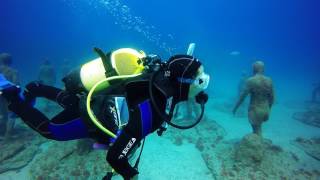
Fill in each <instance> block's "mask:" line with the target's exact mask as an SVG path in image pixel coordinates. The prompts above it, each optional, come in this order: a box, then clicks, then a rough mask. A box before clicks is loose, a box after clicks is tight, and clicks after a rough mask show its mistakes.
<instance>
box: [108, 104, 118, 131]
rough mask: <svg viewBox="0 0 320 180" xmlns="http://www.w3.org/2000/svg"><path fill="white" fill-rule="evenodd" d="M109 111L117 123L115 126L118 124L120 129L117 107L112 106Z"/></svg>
mask: <svg viewBox="0 0 320 180" xmlns="http://www.w3.org/2000/svg"><path fill="white" fill-rule="evenodd" d="M109 110H110V113H111V114H112V116H113V120H114V122H115V124H116V126H118V127H119V120H118V115H117V110H116V107H114V106H113V107H112V106H110V107H109Z"/></svg>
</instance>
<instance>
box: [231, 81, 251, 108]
mask: <svg viewBox="0 0 320 180" xmlns="http://www.w3.org/2000/svg"><path fill="white" fill-rule="evenodd" d="M249 89H250V88H249V84H248V82H247V83H246V85H245V88H244V89H243V90H242V92H241V93H240V97H239V100H238V101H237V103H236V105H235V107H234V108H233V110H232V113H233V114H236V112H237V109H238V108H239V106H240V105H241V104H242V102H243V101H244V100H245V98H246V97H247V96H248V94H249Z"/></svg>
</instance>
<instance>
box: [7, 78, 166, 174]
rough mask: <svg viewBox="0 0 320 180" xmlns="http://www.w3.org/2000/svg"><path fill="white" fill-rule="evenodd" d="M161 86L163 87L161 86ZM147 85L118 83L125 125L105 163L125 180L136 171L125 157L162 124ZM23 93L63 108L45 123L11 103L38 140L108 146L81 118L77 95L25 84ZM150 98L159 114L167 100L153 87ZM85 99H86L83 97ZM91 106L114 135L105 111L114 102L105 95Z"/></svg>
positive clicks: (19, 103)
mask: <svg viewBox="0 0 320 180" xmlns="http://www.w3.org/2000/svg"><path fill="white" fill-rule="evenodd" d="M161 83H162V84H163V82H161ZM148 85H149V81H148V79H143V78H142V79H141V78H140V79H139V78H138V80H135V81H130V82H125V83H122V84H121V88H122V89H121V88H120V89H121V91H123V92H121V93H122V94H123V95H125V97H126V101H127V104H128V109H129V121H128V124H127V125H126V126H125V127H124V128H123V130H121V133H120V134H119V135H118V137H117V138H116V140H115V142H114V143H113V145H112V146H111V147H110V148H109V150H108V154H107V161H108V162H109V164H110V165H111V166H112V167H113V168H114V170H115V171H116V172H117V173H119V174H121V175H122V176H123V177H124V178H125V179H130V178H131V177H133V176H134V175H136V174H138V171H137V170H136V169H135V168H133V167H132V166H131V165H130V164H129V162H128V155H129V154H130V153H131V152H132V150H133V149H135V148H136V147H137V146H138V145H139V144H140V141H141V140H142V139H144V138H145V137H146V136H147V135H148V134H150V133H152V132H154V131H156V130H157V129H158V128H159V127H160V126H161V124H162V123H163V120H162V119H160V117H159V116H158V115H157V114H156V113H155V110H154V107H153V106H152V105H151V102H150V96H149V91H148V87H149V86H148ZM27 89H28V93H29V94H32V95H33V96H34V97H44V98H47V99H49V100H52V101H55V102H57V103H58V104H60V105H61V106H62V107H63V108H64V110H63V111H62V112H60V113H59V114H58V115H56V116H55V117H53V118H52V119H51V120H49V119H48V118H47V117H46V116H45V115H44V114H43V113H41V112H40V111H39V110H37V109H36V108H34V107H33V106H31V105H30V103H27V102H25V101H12V102H11V103H10V105H9V109H10V110H12V111H13V112H15V113H16V114H17V115H18V116H20V117H21V119H22V120H23V121H24V122H25V123H26V124H27V125H28V126H29V127H31V128H32V129H34V130H35V131H37V132H38V133H40V134H41V135H42V136H44V137H46V138H49V139H53V140H58V141H66V140H73V139H81V138H93V139H96V140H97V141H99V142H100V143H106V144H107V143H109V139H110V137H109V136H108V135H106V134H105V133H104V132H102V131H101V130H99V129H98V128H97V127H96V126H95V125H94V124H93V123H92V122H91V120H89V119H88V118H87V113H84V114H83V112H84V111H83V110H82V109H83V108H84V106H83V104H84V103H82V102H83V101H82V99H83V98H81V97H79V95H76V94H73V93H69V92H68V91H63V90H61V89H58V88H55V87H51V86H46V85H42V84H37V83H31V84H29V85H28V86H27ZM115 89H116V88H115ZM112 91H113V90H110V92H108V93H107V94H108V95H110V94H112ZM115 91H117V90H115ZM117 93H119V91H117ZM117 93H115V94H117ZM154 95H155V97H156V100H157V103H158V106H159V107H160V108H161V111H164V110H165V106H166V100H167V96H166V95H165V93H164V92H163V91H162V90H161V89H160V88H157V87H154ZM85 98H86V96H84V99H85ZM95 99H96V100H95ZM95 101H96V102H95ZM84 102H85V101H84ZM93 103H94V105H93V106H94V107H93V111H94V112H95V114H96V115H97V117H98V118H99V119H100V120H101V119H102V122H105V123H104V125H105V126H106V127H107V128H108V129H109V130H111V131H112V132H114V133H116V132H117V127H116V126H115V123H114V122H115V119H114V117H115V116H114V114H112V112H110V111H109V109H112V108H113V107H114V102H113V101H110V98H108V96H107V95H100V96H98V97H95V98H93ZM95 107H97V108H95ZM110 107H111V108H110ZM95 109H96V110H95Z"/></svg>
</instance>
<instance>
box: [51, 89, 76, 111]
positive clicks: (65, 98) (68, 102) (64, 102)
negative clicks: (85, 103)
mask: <svg viewBox="0 0 320 180" xmlns="http://www.w3.org/2000/svg"><path fill="white" fill-rule="evenodd" d="M56 101H57V103H58V104H59V105H60V106H62V107H64V108H66V107H77V106H78V104H79V97H78V96H77V95H74V94H71V93H69V92H68V91H61V92H59V94H58V95H57V97H56Z"/></svg>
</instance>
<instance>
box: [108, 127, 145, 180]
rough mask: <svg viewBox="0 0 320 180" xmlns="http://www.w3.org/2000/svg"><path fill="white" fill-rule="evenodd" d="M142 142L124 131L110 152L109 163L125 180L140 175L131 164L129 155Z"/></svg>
mask: <svg viewBox="0 0 320 180" xmlns="http://www.w3.org/2000/svg"><path fill="white" fill-rule="evenodd" d="M140 141H141V139H140V138H136V137H134V136H132V135H131V134H130V133H128V132H126V131H123V132H122V133H121V135H120V136H119V137H118V138H117V140H116V141H115V143H114V144H113V145H112V146H111V147H110V148H109V150H108V153H107V161H108V162H109V164H110V165H111V166H112V168H113V169H114V170H115V171H116V172H117V173H119V174H120V175H121V176H122V177H123V178H124V179H125V180H129V179H130V178H132V177H134V176H135V175H137V174H138V171H137V170H136V169H135V168H133V167H132V166H131V165H130V164H129V161H128V155H129V154H130V153H132V151H133V150H134V149H136V147H137V146H138V145H139V142H140Z"/></svg>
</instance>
